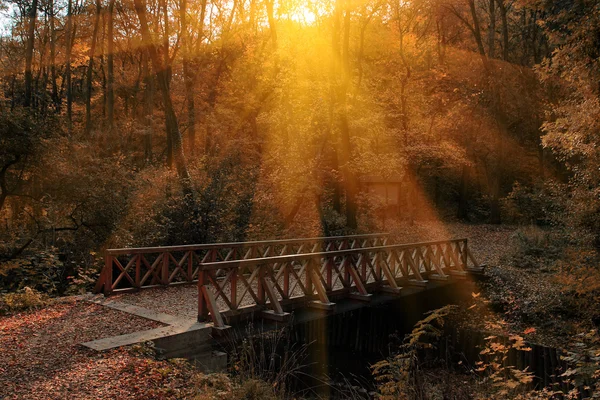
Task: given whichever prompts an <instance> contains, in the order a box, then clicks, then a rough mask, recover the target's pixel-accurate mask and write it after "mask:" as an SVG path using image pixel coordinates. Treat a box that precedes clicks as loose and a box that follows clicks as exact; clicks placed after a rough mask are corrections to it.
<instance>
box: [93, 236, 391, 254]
mask: <svg viewBox="0 0 600 400" xmlns="http://www.w3.org/2000/svg"><path fill="white" fill-rule="evenodd" d="M385 236H389V233H368V234H364V235H348V236H322V237H312V238H295V239H272V240H257V241H250V242H229V243H202V244H185V245H181V246H155V247H125V248H121V249H106V250H105V254H112V255H117V254H133V253H157V252H162V251H190V250H207V249H215V248H217V249H219V248H227V247H240V246H243V247H249V246H256V245H263V246H264V245H272V244H285V243H289V244H293V243H303V242H314V241H334V240H353V239H367V238H376V237H385Z"/></svg>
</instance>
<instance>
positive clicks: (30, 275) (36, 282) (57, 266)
mask: <svg viewBox="0 0 600 400" xmlns="http://www.w3.org/2000/svg"><path fill="white" fill-rule="evenodd" d="M71 272H72V271H69V270H68V268H67V267H66V266H65V265H64V264H63V263H62V262H61V261H60V260H59V257H58V254H56V252H55V251H54V249H51V250H42V251H39V252H38V253H37V254H35V255H27V256H22V257H19V258H16V259H13V260H9V261H4V262H0V290H5V291H8V292H17V291H19V290H21V289H24V288H25V287H30V288H32V289H35V290H38V291H40V292H43V293H45V294H48V295H51V296H53V295H60V294H63V293H64V292H65V290H66V289H67V287H68V285H69V281H68V279H67V277H68V276H69V275H71Z"/></svg>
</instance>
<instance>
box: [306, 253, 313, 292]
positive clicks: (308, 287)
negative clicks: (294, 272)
mask: <svg viewBox="0 0 600 400" xmlns="http://www.w3.org/2000/svg"><path fill="white" fill-rule="evenodd" d="M312 263H313V260H312V258H310V259H308V261H307V262H306V268H305V269H304V274H305V275H306V284H305V285H304V286H305V287H306V292H307V293H306V294H307V295H308V296H311V295H312V294H314V292H313V286H312V274H311V270H312Z"/></svg>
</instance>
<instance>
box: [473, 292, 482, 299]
mask: <svg viewBox="0 0 600 400" xmlns="http://www.w3.org/2000/svg"><path fill="white" fill-rule="evenodd" d="M480 295H481V292H479V293H475V292H473V293H471V296H473V298H474V299H476V298H478V297H479V296H480Z"/></svg>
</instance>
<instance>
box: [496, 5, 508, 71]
mask: <svg viewBox="0 0 600 400" xmlns="http://www.w3.org/2000/svg"><path fill="white" fill-rule="evenodd" d="M496 1H497V2H498V8H499V9H500V19H501V21H502V59H503V60H504V61H508V17H507V15H506V4H504V0H496Z"/></svg>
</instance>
